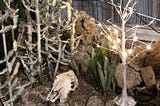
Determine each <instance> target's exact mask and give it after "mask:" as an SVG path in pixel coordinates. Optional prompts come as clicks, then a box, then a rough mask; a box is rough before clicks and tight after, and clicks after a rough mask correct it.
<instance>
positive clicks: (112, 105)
mask: <svg viewBox="0 0 160 106" xmlns="http://www.w3.org/2000/svg"><path fill="white" fill-rule="evenodd" d="M105 106H116V105H115V103H114V101H113V100H109V101H107V102H106V104H105Z"/></svg>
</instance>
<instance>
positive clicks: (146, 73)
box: [140, 67, 156, 89]
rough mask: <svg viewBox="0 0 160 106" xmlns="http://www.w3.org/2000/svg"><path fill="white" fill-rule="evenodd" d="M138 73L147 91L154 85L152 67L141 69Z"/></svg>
mask: <svg viewBox="0 0 160 106" xmlns="http://www.w3.org/2000/svg"><path fill="white" fill-rule="evenodd" d="M140 73H141V76H142V79H143V81H144V83H145V85H146V87H147V88H148V89H149V88H151V87H153V85H155V84H156V79H155V74H154V71H153V68H152V67H144V68H142V69H141V71H140Z"/></svg>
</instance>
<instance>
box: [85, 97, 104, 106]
mask: <svg viewBox="0 0 160 106" xmlns="http://www.w3.org/2000/svg"><path fill="white" fill-rule="evenodd" d="M86 106H104V103H103V102H102V100H101V99H99V98H98V97H97V96H92V97H90V98H89V100H88V101H87V105H86Z"/></svg>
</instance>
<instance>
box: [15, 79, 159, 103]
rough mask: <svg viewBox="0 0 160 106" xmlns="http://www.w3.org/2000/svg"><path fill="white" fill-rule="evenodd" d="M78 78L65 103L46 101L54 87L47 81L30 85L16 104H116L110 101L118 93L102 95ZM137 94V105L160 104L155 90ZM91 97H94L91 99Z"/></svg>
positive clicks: (118, 90)
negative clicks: (154, 92)
mask: <svg viewBox="0 0 160 106" xmlns="http://www.w3.org/2000/svg"><path fill="white" fill-rule="evenodd" d="M78 79H79V86H78V88H77V89H76V90H75V91H74V92H71V93H70V94H69V95H68V99H67V101H66V103H65V104H59V101H57V102H56V103H51V102H49V101H46V97H47V95H48V93H49V91H50V90H51V87H52V83H51V82H48V81H47V82H44V83H43V84H35V85H33V86H32V87H31V86H30V87H28V88H27V89H26V90H25V91H24V93H23V95H22V96H20V98H19V99H18V100H17V101H16V103H15V106H114V105H113V103H112V102H110V101H112V100H113V99H114V98H115V97H116V96H117V95H118V94H117V93H113V92H108V93H107V95H102V94H101V93H100V92H98V91H97V90H96V89H95V88H94V87H93V86H91V84H89V83H88V82H86V81H85V80H84V79H83V78H78ZM120 91H121V89H117V92H119V93H120ZM135 95H136V96H135V97H136V98H135V99H136V101H137V102H138V103H137V105H136V106H160V102H159V101H158V100H157V98H156V96H155V97H154V95H153V92H150V91H144V92H143V93H142V92H141V93H137V94H135ZM91 98H94V99H93V100H91ZM95 98H96V99H95ZM89 102H91V103H89ZM110 103H111V104H110Z"/></svg>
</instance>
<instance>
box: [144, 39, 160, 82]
mask: <svg viewBox="0 0 160 106" xmlns="http://www.w3.org/2000/svg"><path fill="white" fill-rule="evenodd" d="M145 66H152V67H153V69H154V71H155V73H156V78H158V79H159V78H160V40H157V41H156V42H155V43H154V44H153V45H152V50H151V51H150V53H148V54H147V55H146V60H145Z"/></svg>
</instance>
